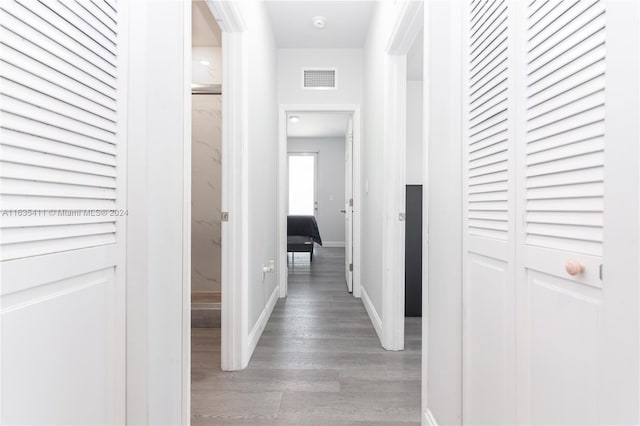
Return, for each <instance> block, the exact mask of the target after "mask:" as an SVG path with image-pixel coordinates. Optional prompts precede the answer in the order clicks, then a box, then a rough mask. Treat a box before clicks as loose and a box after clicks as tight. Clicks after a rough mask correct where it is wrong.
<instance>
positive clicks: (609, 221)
mask: <svg viewBox="0 0 640 426" xmlns="http://www.w3.org/2000/svg"><path fill="white" fill-rule="evenodd" d="M466 13H467V15H466V17H467V18H468V22H469V24H468V26H467V29H466V32H467V35H468V38H467V40H468V44H467V46H466V49H465V51H466V53H465V76H466V81H465V84H466V88H465V91H466V95H465V102H463V104H464V105H465V122H466V124H467V128H466V129H465V133H466V134H465V138H464V144H465V151H466V152H465V163H464V164H465V165H466V167H465V169H466V170H465V173H466V176H465V179H464V182H465V188H466V209H465V210H466V213H465V224H464V225H465V227H464V235H465V237H464V256H465V257H464V265H463V266H464V296H463V297H464V301H463V307H464V319H463V322H464V335H463V348H464V361H463V410H464V412H463V421H464V423H465V424H492V425H499V424H502V425H510V424H544V425H548V424H553V425H566V424H613V423H624V424H637V423H638V409H637V401H638V385H639V379H638V368H637V359H638V298H637V283H638V124H637V117H638V97H639V88H638V56H639V48H638V44H639V41H638V38H639V37H638V16H639V14H638V4H636V3H635V2H624V1H603V0H591V1H570V2H560V1H543V0H536V1H533V2H527V3H525V2H520V1H515V0H514V1H504V2H484V1H477V0H476V1H473V0H472V1H469V2H468V4H467V11H466ZM516 218H517V220H516ZM625 229H626V230H628V231H627V232H625V231H624V230H625ZM620 259H627V261H626V264H625V263H623V262H621V260H620ZM634 360H635V361H634ZM623 389H624V390H623Z"/></svg>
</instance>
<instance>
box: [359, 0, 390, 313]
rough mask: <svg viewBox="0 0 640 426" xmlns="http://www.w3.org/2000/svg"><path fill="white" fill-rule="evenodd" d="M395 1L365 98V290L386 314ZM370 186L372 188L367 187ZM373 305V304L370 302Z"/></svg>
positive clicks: (383, 21) (377, 33) (369, 47)
mask: <svg viewBox="0 0 640 426" xmlns="http://www.w3.org/2000/svg"><path fill="white" fill-rule="evenodd" d="M394 17H395V8H394V5H393V3H392V2H386V1H385V2H378V3H377V5H376V9H375V11H374V13H373V17H372V21H371V26H370V28H369V33H368V35H367V40H366V43H365V47H364V87H363V102H362V118H363V124H362V182H363V187H364V188H363V191H362V209H361V210H362V232H361V240H362V241H361V245H362V260H361V265H362V279H361V282H362V293H363V299H364V301H365V304H366V303H367V298H368V299H370V300H371V304H372V305H373V309H375V311H376V313H377V315H378V316H379V317H380V318H382V315H383V312H382V275H383V265H382V211H383V203H382V184H383V182H382V175H383V172H382V171H383V167H384V155H383V142H384V87H385V83H384V68H385V55H386V53H385V47H386V45H387V41H388V38H389V32H390V29H391V26H392V25H393V22H394ZM366 187H368V191H367V190H366ZM369 308H371V306H369Z"/></svg>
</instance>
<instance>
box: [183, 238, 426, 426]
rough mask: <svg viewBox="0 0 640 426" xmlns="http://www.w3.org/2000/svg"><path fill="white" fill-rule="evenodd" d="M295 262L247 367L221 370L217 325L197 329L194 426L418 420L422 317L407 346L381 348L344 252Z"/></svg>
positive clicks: (409, 331) (413, 324)
mask: <svg viewBox="0 0 640 426" xmlns="http://www.w3.org/2000/svg"><path fill="white" fill-rule="evenodd" d="M289 268H290V269H289V295H288V296H287V298H286V299H280V300H279V301H278V304H277V305H276V307H275V309H274V311H273V315H272V316H271V319H270V320H269V323H268V324H267V327H266V328H265V330H264V333H263V335H262V338H261V339H260V342H259V343H258V346H257V348H256V350H255V353H254V355H253V357H252V359H251V362H250V363H249V366H248V367H247V369H246V370H244V371H241V372H233V373H223V372H222V371H220V329H194V330H192V339H193V340H192V345H193V355H192V356H193V358H192V366H193V368H192V411H191V412H192V424H194V425H223V424H224V425H302V424H304V425H318V426H320V425H336V426H339V425H418V424H420V356H421V355H420V346H421V340H420V318H409V319H407V321H406V338H405V342H406V350H405V351H403V352H388V351H385V350H384V349H382V348H381V347H380V343H379V340H378V338H377V336H376V333H375V330H374V329H373V326H372V325H371V322H370V320H369V318H368V316H367V313H366V311H365V309H364V307H363V306H362V302H361V301H360V300H359V299H355V298H353V297H352V296H351V295H350V294H349V293H348V292H347V290H346V287H345V284H344V250H343V249H341V248H321V249H318V250H317V251H316V253H315V255H314V261H313V262H312V263H310V262H309V260H308V256H306V255H303V254H298V255H297V256H296V259H295V264H294V265H293V266H292V264H291V260H290V261H289Z"/></svg>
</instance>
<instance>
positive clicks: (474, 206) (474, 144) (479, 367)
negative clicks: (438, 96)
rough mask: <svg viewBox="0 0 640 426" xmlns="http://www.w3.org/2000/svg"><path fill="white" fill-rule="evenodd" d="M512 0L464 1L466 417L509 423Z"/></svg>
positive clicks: (478, 421) (511, 365)
mask: <svg viewBox="0 0 640 426" xmlns="http://www.w3.org/2000/svg"><path fill="white" fill-rule="evenodd" d="M511 9H512V5H511V2H510V1H508V0H490V1H486V0H471V1H468V2H466V11H465V13H464V17H463V19H464V25H465V26H466V28H465V30H464V36H463V40H465V45H466V46H465V47H466V51H465V53H464V56H463V67H464V74H463V75H464V79H465V81H464V82H463V87H464V89H463V90H464V92H463V93H464V98H463V111H464V117H465V119H464V129H463V135H464V136H463V153H464V165H465V166H464V167H463V171H464V174H465V176H464V188H463V191H464V194H465V202H464V207H463V211H464V227H463V251H464V253H463V282H464V284H463V298H464V301H463V309H464V316H463V341H464V344H463V382H464V386H463V419H464V422H465V424H470V425H475V424H491V425H508V424H513V422H514V420H515V413H514V409H515V408H514V403H513V395H514V392H515V389H514V362H515V360H514V357H513V352H514V345H515V342H514V303H515V299H514V297H515V293H514V282H513V275H514V267H515V265H514V250H513V243H514V219H513V218H514V211H515V210H514V185H513V183H514V147H513V146H514V118H513V117H514V94H513V88H514V77H513V75H514V67H513V54H514V52H513V46H514V40H513V35H512V33H513V23H512V21H513V18H512V10H511Z"/></svg>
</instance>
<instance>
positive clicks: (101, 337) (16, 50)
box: [0, 0, 127, 424]
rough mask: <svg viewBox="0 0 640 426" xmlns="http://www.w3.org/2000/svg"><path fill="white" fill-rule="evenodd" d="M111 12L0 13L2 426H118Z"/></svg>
mask: <svg viewBox="0 0 640 426" xmlns="http://www.w3.org/2000/svg"><path fill="white" fill-rule="evenodd" d="M121 5H122V2H119V3H116V2H115V1H103V0H97V1H92V2H66V1H65V2H36V1H28V0H16V1H14V0H7V1H4V2H3V3H2V8H1V9H2V10H1V11H0V21H1V22H2V28H1V29H0V40H1V43H2V44H1V45H0V49H1V51H0V57H1V60H2V68H1V71H0V78H1V84H2V85H1V88H0V92H1V102H0V110H1V117H0V132H1V133H0V135H1V136H0V140H1V144H0V150H1V151H0V160H1V162H2V166H1V167H0V170H1V172H0V173H1V175H0V183H1V187H0V203H1V205H2V217H1V218H0V220H1V225H0V259H1V263H0V267H1V279H2V286H1V296H2V300H1V312H2V325H1V327H2V337H1V352H2V354H1V356H2V365H1V374H0V375H1V381H2V384H1V387H2V394H1V421H2V423H3V424H123V423H124V421H125V418H124V415H125V411H124V407H125V340H124V339H125V304H124V303H125V299H124V296H125V277H124V259H125V257H124V256H125V250H124V249H125V247H124V241H125V235H124V232H125V216H124V208H125V207H126V206H125V200H126V194H125V188H126V185H125V184H126V176H125V170H126V169H125V166H126V146H125V143H126V137H125V136H126V120H125V118H126V108H124V105H126V96H125V92H124V88H126V72H125V71H126V66H125V63H124V60H125V58H126V57H127V54H126V49H125V46H124V40H126V28H127V27H126V18H125V14H124V13H123V10H121Z"/></svg>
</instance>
